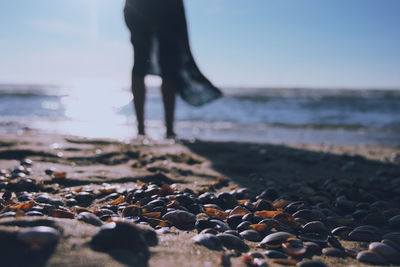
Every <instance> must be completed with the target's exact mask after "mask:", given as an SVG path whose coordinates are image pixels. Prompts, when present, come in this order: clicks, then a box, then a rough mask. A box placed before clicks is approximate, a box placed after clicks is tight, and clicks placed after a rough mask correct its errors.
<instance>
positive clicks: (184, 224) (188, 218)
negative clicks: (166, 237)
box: [162, 210, 196, 229]
mask: <svg viewBox="0 0 400 267" xmlns="http://www.w3.org/2000/svg"><path fill="white" fill-rule="evenodd" d="M162 218H163V220H167V221H169V222H171V223H172V224H173V225H174V226H175V227H177V228H181V229H193V228H194V225H195V222H196V216H195V215H194V214H193V213H190V212H187V211H184V210H175V211H170V212H168V213H166V214H164V216H163V217H162Z"/></svg>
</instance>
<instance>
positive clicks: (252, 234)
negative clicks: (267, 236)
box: [240, 230, 262, 242]
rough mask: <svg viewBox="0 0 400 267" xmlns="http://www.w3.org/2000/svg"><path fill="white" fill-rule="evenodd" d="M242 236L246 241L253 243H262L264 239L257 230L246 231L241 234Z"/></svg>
mask: <svg viewBox="0 0 400 267" xmlns="http://www.w3.org/2000/svg"><path fill="white" fill-rule="evenodd" d="M240 235H241V236H242V237H243V238H244V239H246V240H248V241H252V242H260V241H261V239H262V238H261V236H260V234H259V233H258V232H257V231H255V230H245V231H242V232H240Z"/></svg>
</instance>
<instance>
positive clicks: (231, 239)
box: [217, 234, 250, 252]
mask: <svg viewBox="0 0 400 267" xmlns="http://www.w3.org/2000/svg"><path fill="white" fill-rule="evenodd" d="M217 238H218V239H219V240H220V241H221V243H222V244H223V245H224V246H225V247H226V248H228V249H234V250H238V251H240V252H247V251H249V249H250V248H249V246H248V245H247V244H246V243H245V242H243V240H241V239H240V238H238V237H236V236H234V235H230V234H218V235H217Z"/></svg>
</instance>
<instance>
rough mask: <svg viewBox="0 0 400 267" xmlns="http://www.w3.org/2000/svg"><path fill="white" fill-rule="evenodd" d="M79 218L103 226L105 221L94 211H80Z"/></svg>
mask: <svg viewBox="0 0 400 267" xmlns="http://www.w3.org/2000/svg"><path fill="white" fill-rule="evenodd" d="M77 219H78V220H79V221H83V222H85V223H88V224H91V225H94V226H102V225H103V222H102V221H101V220H100V219H99V218H98V217H97V216H96V215H94V214H93V213H90V212H81V213H79V215H78V217H77Z"/></svg>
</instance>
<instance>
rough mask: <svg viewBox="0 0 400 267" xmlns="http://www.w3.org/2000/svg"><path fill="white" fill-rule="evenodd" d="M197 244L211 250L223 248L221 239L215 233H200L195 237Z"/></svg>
mask: <svg viewBox="0 0 400 267" xmlns="http://www.w3.org/2000/svg"><path fill="white" fill-rule="evenodd" d="M193 241H194V243H195V244H198V245H202V246H205V247H206V248H208V249H211V250H221V249H222V244H221V241H220V240H219V239H218V237H216V236H215V235H213V234H199V235H196V236H195V237H193Z"/></svg>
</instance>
